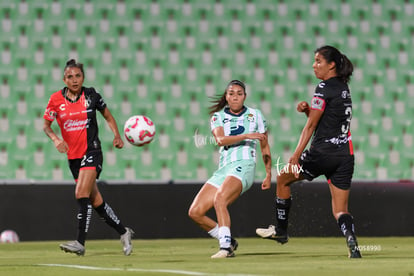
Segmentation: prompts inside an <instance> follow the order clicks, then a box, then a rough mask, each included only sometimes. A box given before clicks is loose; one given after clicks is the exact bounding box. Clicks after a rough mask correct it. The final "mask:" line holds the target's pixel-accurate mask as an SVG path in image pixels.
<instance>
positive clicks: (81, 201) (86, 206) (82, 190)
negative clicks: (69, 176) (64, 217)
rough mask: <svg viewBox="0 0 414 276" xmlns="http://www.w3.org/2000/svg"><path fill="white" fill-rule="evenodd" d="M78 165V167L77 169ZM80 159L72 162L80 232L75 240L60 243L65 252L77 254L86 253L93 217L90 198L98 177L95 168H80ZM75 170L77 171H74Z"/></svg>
mask: <svg viewBox="0 0 414 276" xmlns="http://www.w3.org/2000/svg"><path fill="white" fill-rule="evenodd" d="M76 166H78V167H77V169H76ZM79 166H80V161H79V162H77V161H74V162H72V163H71V170H72V173H73V174H74V178H75V180H76V189H75V197H76V200H77V202H78V206H79V211H78V215H77V219H78V233H77V238H76V240H75V241H70V242H67V243H63V244H61V245H60V248H61V249H62V250H64V251H65V252H70V253H75V254H77V255H84V254H85V240H86V236H87V233H88V229H89V224H90V221H91V217H92V204H91V201H90V199H89V196H90V194H91V190H92V187H93V183H95V179H96V171H95V169H82V170H79ZM74 172H75V173H74Z"/></svg>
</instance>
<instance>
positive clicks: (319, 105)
mask: <svg viewBox="0 0 414 276" xmlns="http://www.w3.org/2000/svg"><path fill="white" fill-rule="evenodd" d="M311 108H312V109H316V110H322V111H323V110H325V100H324V99H322V98H318V97H313V98H312V101H311Z"/></svg>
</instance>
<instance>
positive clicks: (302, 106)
mask: <svg viewBox="0 0 414 276" xmlns="http://www.w3.org/2000/svg"><path fill="white" fill-rule="evenodd" d="M296 110H297V111H298V112H305V113H307V112H309V104H308V103H307V102H305V101H302V102H300V103H298V105H297V106H296Z"/></svg>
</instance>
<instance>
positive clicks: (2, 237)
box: [0, 230, 20, 243]
mask: <svg viewBox="0 0 414 276" xmlns="http://www.w3.org/2000/svg"><path fill="white" fill-rule="evenodd" d="M19 241H20V239H19V236H18V235H17V233H16V232H14V231H13V230H4V231H3V232H1V234H0V242H1V243H16V242H19Z"/></svg>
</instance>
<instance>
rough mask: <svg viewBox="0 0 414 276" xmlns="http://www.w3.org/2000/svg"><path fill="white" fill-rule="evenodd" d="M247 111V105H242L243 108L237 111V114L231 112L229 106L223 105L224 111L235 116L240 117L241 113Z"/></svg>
mask: <svg viewBox="0 0 414 276" xmlns="http://www.w3.org/2000/svg"><path fill="white" fill-rule="evenodd" d="M246 111H247V107H246V106H243V110H242V111H241V112H240V113H239V114H234V113H233V112H231V111H230V107H225V108H224V113H226V114H229V115H231V116H236V117H240V116H241V115H243V114H244V113H246Z"/></svg>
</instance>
